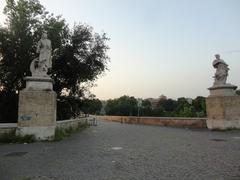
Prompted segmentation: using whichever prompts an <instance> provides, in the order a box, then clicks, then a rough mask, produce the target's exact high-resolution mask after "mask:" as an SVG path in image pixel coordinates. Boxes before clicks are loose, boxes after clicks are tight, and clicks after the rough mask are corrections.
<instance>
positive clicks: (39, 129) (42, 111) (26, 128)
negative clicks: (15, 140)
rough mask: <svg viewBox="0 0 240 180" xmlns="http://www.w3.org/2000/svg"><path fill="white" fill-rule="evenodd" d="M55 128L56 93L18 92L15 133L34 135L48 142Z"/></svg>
mask: <svg viewBox="0 0 240 180" xmlns="http://www.w3.org/2000/svg"><path fill="white" fill-rule="evenodd" d="M55 127H56V93H55V92H54V91H36V90H35V91H27V90H24V91H20V94H19V108H18V128H17V133H18V134H22V135H26V134H34V135H35V136H36V138H37V139H40V140H46V139H48V140H50V139H52V138H53V137H54V133H55Z"/></svg>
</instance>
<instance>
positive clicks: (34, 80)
mask: <svg viewBox="0 0 240 180" xmlns="http://www.w3.org/2000/svg"><path fill="white" fill-rule="evenodd" d="M37 53H39V56H38V57H37V58H35V59H34V60H33V61H32V63H31V65H30V71H31V73H32V76H27V77H25V78H24V80H26V88H25V89H23V90H21V91H20V92H19V105H18V107H19V108H18V128H17V131H16V133H17V134H19V135H29V134H31V135H34V136H35V137H36V139H37V140H52V139H53V138H54V134H55V128H56V109H57V101H56V97H57V95H56V93H55V92H54V91H53V80H52V79H51V77H50V76H48V75H47V72H48V70H49V68H51V67H52V63H51V59H52V55H51V54H52V47H51V41H50V40H49V39H48V38H47V33H46V32H44V33H43V34H42V37H41V39H40V40H39V42H38V44H37Z"/></svg>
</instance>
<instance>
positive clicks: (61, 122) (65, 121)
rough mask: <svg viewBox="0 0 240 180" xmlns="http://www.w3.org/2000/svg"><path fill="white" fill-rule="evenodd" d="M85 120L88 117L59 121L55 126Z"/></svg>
mask: <svg viewBox="0 0 240 180" xmlns="http://www.w3.org/2000/svg"><path fill="white" fill-rule="evenodd" d="M87 118H88V117H79V118H76V119H66V120H60V121H57V124H64V123H68V122H75V121H81V120H84V119H87Z"/></svg>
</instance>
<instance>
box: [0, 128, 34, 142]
mask: <svg viewBox="0 0 240 180" xmlns="http://www.w3.org/2000/svg"><path fill="white" fill-rule="evenodd" d="M35 141H36V139H35V136H34V135H24V136H22V135H16V131H15V130H14V131H12V132H9V133H4V134H2V135H0V143H33V142H35Z"/></svg>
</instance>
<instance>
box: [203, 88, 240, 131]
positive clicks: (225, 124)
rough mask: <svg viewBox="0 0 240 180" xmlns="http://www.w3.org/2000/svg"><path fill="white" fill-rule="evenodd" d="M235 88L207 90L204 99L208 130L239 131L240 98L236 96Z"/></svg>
mask: <svg viewBox="0 0 240 180" xmlns="http://www.w3.org/2000/svg"><path fill="white" fill-rule="evenodd" d="M236 88H237V86H226V85H223V86H222V87H220V86H219V87H212V88H209V90H210V96H209V97H207V98H206V109H207V116H208V119H207V127H208V129H216V130H217V129H219V130H226V129H240V96H238V95H236V93H235V89H236Z"/></svg>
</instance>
